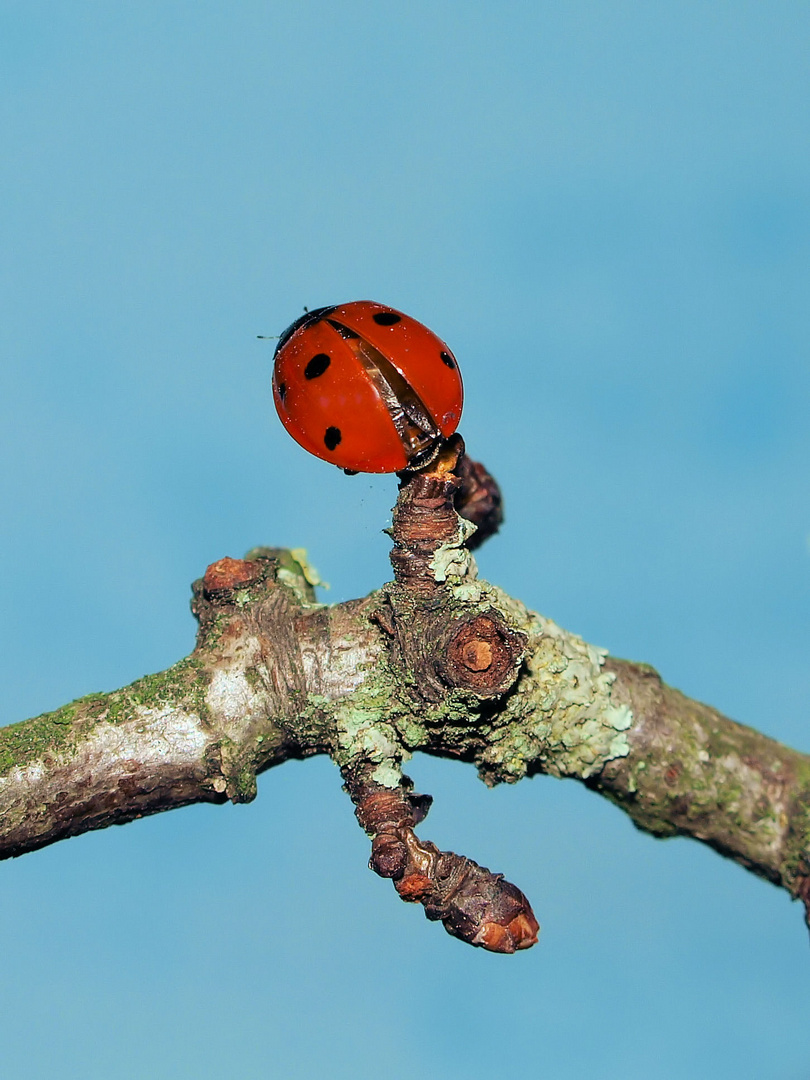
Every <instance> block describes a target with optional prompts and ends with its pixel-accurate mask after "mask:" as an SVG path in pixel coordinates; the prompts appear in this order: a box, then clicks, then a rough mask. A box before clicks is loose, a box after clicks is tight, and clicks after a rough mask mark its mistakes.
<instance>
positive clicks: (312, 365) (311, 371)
mask: <svg viewBox="0 0 810 1080" xmlns="http://www.w3.org/2000/svg"><path fill="white" fill-rule="evenodd" d="M331 363H332V361H331V360H330V358H329V356H328V355H327V353H325V352H319V353H316V354H315V355H314V356H313V357H312V359H311V360H310V362H309V363H308V364H307V366H306V367H305V368H304V378H305V379H317V378H318V376H319V375H323V373H324V372H325V371H326V369H327V368H328V367H329V365H330V364H331Z"/></svg>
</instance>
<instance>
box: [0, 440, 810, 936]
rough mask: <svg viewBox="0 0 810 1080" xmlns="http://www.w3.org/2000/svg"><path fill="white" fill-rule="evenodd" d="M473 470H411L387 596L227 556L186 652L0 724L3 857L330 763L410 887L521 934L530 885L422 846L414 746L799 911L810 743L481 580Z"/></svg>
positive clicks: (431, 911) (490, 505)
mask: <svg viewBox="0 0 810 1080" xmlns="http://www.w3.org/2000/svg"><path fill="white" fill-rule="evenodd" d="M464 461H465V459H464V457H463V444H461V445H459V443H458V442H456V443H454V444H453V446H451V447H450V448H449V450H448V451H447V453H445V454H444V455H443V456H442V457H441V459H440V461H439V462H438V463H437V464H436V465H435V466H434V467H432V469H431V471H430V472H429V473H423V474H417V475H416V476H411V477H405V478H404V479H403V484H402V487H401V491H400V496H399V499H398V502H397V507H396V509H395V514H394V526H393V529H392V536H393V539H394V550H393V552H392V563H393V565H394V569H395V580H394V581H393V582H392V583H390V584H388V585H386V586H384V587H383V588H382V589H380V590H379V591H378V592H375V593H372V594H371V595H370V596H368V597H366V598H365V599H362V600H355V601H351V602H349V603H344V604H337V605H333V606H331V607H326V606H323V605H320V604H318V603H316V602H315V597H314V591H313V588H312V584H311V582H312V580H313V576H312V572H311V570H310V569H309V567H308V566H307V564H306V562H305V559H304V558H303V556H302V555H301V554H300V553H291V552H288V551H285V550H281V549H269V548H260V549H256V550H254V551H252V552H250V553H248V555H247V556H246V558H245V559H222V560H220V561H219V562H218V563H215V564H213V565H212V566H211V567H209V568H208V571H207V572H206V575H205V577H204V578H203V579H202V580H201V581H198V582H196V583H195V585H194V601H193V608H194V611H195V614H196V615H197V617H198V619H199V623H200V629H199V635H198V640H197V645H196V647H195V649H194V651H193V652H192V654H191V655H190V656H189V657H187V658H186V659H185V660H181V661H180V663H178V664H176V665H175V666H174V667H172V668H169V669H168V670H167V671H164V672H161V673H159V674H157V675H152V676H146V677H144V678H143V679H140V680H138V681H137V682H135V683H133V684H132V685H131V686H128V687H125V688H124V689H122V690H116V691H114V692H112V693H109V694H92V695H90V696H89V697H85V698H82V699H80V700H78V701H76V702H73V703H72V704H70V705H66V706H64V707H63V708H61V709H59V710H57V711H56V712H53V713H48V714H45V715H43V716H39V717H36V718H34V719H32V720H26V721H23V722H22V723H19V724H14V725H12V726H10V727H7V728H3V729H0V858H8V857H10V856H15V855H20V854H23V853H24V852H27V851H31V850H33V849H35V848H38V847H42V846H44V845H46V844H49V843H53V842H54V841H56V840H60V839H62V838H64V837H66V836H73V835H76V834H78V833H82V832H86V831H88V830H90V829H98V828H104V827H106V826H107V825H111V824H120V823H122V822H125V821H129V820H131V819H133V818H135V817H140V816H142V815H144V814H150V813H156V812H158V811H161V810H168V809H171V808H173V807H175V806H182V805H185V804H188V803H192V802H224V801H225V800H226V799H231V800H232V801H234V802H244V801H249V800H250V799H252V798H253V797H254V795H255V792H256V776H257V774H258V773H260V772H261V771H263V770H264V769H267V768H269V767H271V766H273V765H277V764H280V763H281V762H283V761H286V760H288V759H289V758H297V757H305V756H309V755H313V754H321V753H326V754H329V755H331V757H332V758H333V759H334V760H335V761H336V762H337V764H338V765H339V766H340V768H341V770H342V772H343V776H344V780H345V782H346V786H347V790H348V791H349V794H350V795H351V796H352V798H353V799H354V801H355V804H356V805H357V807H358V816H359V818H360V821H361V824H362V825H363V827H364V828H366V830H367V831H368V832H369V833H370V834H371V835H372V837H373V848H372V864H371V865H372V868H373V869H375V870H376V871H377V872H378V873H380V874H382V875H383V876H386V877H391V878H392V879H393V880H394V883H395V885H396V887H397V891H398V892H399V893H400V895H402V896H403V898H405V899H412V900H413V899H415V900H419V901H421V902H422V903H423V904H424V906H425V909H426V912H427V914H428V916H429V917H432V918H440V919H442V921H444V923H445V925H446V926H447V928H448V929H449V930H450V932H451V933H454V934H456V936H459V937H462V938H463V939H464V940H466V941H469V942H471V943H472V944H478V945H483V946H484V947H485V948H490V949H494V950H496V951H506V952H511V951H514V950H515V949H516V948H524V947H526V946H527V945H531V944H532V943H533V941H534V940H535V935H536V929H537V923H536V921H535V920H534V916H533V915H532V913H531V908H530V907H529V905H528V902H527V901H526V899H525V897H523V894H522V893H521V892H520V890H519V889H517V888H516V887H515V886H513V885H510V884H509V883H508V882H504V881H503V880H502V879H501V877H500V875H494V874H490V873H489V871H486V870H483V869H482V868H481V867H478V866H477V865H476V864H475V863H473V862H472V860H469V859H466V858H465V857H464V856H456V855H452V854H451V853H446V852H445V853H443V852H440V851H439V849H438V848H436V847H435V845H432V844H430V843H429V842H427V841H420V840H418V839H417V838H416V836H415V833H414V831H413V830H414V826H415V825H417V824H418V823H419V821H420V820H421V818H422V817H423V816H424V814H425V813H426V812H427V807H428V806H429V798H427V797H421V796H414V795H412V794H411V792H410V781H408V779H407V777H405V776H403V774H402V771H401V770H402V765H403V763H404V762H405V761H407V759H408V758H409V757H410V756H411V754H412V753H413V752H414V751H417V750H423V751H427V752H429V753H432V754H436V755H439V756H444V757H452V758H459V759H462V760H465V761H469V762H471V763H474V764H475V765H476V766H477V768H478V770H479V773H480V775H481V777H482V778H483V779H484V780H485V782H487V783H488V784H495V783H498V782H501V781H506V782H514V781H517V780H519V779H521V778H522V777H524V776H527V775H532V774H535V773H540V772H545V773H550V774H552V775H555V776H560V777H563V776H565V777H571V778H574V779H578V780H580V781H582V782H584V783H585V784H587V785H588V786H589V787H591V788H593V789H595V790H597V791H599V792H601V793H602V794H603V795H605V796H606V797H607V798H609V799H611V800H612V801H613V802H614V803H615V804H616V805H618V806H620V807H621V808H622V809H623V810H624V811H625V812H626V813H628V814H629V815H630V817H631V818H632V820H633V821H634V822H635V824H636V825H637V826H638V827H639V828H641V829H644V830H646V831H648V832H650V833H652V834H653V835H655V836H672V835H676V834H677V835H683V836H691V837H693V838H694V839H696V840H700V841H702V842H704V843H707V844H709V845H710V846H711V847H713V848H714V849H715V850H717V851H719V852H721V853H722V854H723V855H726V856H729V857H731V858H733V859H735V860H736V861H737V862H738V863H740V864H741V865H743V866H745V867H747V868H748V869H749V870H751V871H753V872H754V873H756V874H759V875H760V876H762V877H765V878H767V879H768V880H770V881H772V882H774V883H775V884H777V885H780V886H782V887H783V888H785V889H787V890H788V891H789V892H790V893H791V895H793V896H794V897H798V898H801V899H802V900H803V901H804V903H805V907H806V909H807V910H808V911H810V757H808V756H807V755H805V754H801V753H798V752H796V751H794V750H790V749H788V748H787V747H784V746H782V745H781V744H779V743H777V742H775V741H774V740H772V739H768V738H766V737H765V736H763V735H761V734H759V733H757V732H755V731H753V730H751V729H750V728H746V727H743V726H741V725H739V724H735V723H734V722H732V721H731V720H728V719H726V718H725V717H723V716H721V715H720V713H718V712H717V711H716V710H714V709H712V708H709V707H708V706H705V705H701V704H699V703H697V702H695V701H692V700H690V699H689V698H687V697H685V696H684V695H683V694H681V693H679V692H678V691H676V690H673V689H671V688H669V687H667V686H666V685H665V684H664V683H663V682H662V681H661V680H660V678H659V676H658V675H657V674H656V672H655V671H653V669H652V668H650V667H647V666H645V665H640V664H632V663H629V662H627V661H623V660H616V659H613V658H609V657H607V655H606V654H605V653H604V652H603V651H601V650H598V649H596V648H594V647H593V646H590V645H588V644H586V643H585V642H583V641H582V640H581V639H580V638H578V637H576V636H575V635H573V634H569V633H567V632H566V631H564V630H562V629H560V628H559V627H557V626H556V625H555V624H554V623H552V622H551V621H550V620H548V619H545V618H543V617H542V616H540V615H537V614H535V613H533V612H531V611H528V610H527V609H526V608H525V607H524V606H523V605H522V604H521V603H520V602H519V601H518V600H515V599H514V598H512V597H509V596H507V595H506V594H505V593H503V592H502V591H501V590H499V589H497V588H496V587H494V586H492V585H490V584H488V583H487V582H484V581H481V580H479V579H478V578H477V574H476V569H475V563H474V560H473V558H472V555H471V554H470V550H469V544H468V539H469V537H470V535H471V533H472V532H473V525H472V524H471V523H470V519H471V518H473V519H474V518H475V517H476V515H479V520H480V521H481V522H482V524H483V526H484V528H485V529H486V528H489V530H490V531H493V530H494V528H496V527H497V522H498V521H499V520H500V512H501V511H500V496H499V493H497V486H496V485H494V482H493V481H491V478H489V477H487V474H486V473H485V471H484V470H482V469H481V467H480V466H475V467H474V468H471V467H470V463H469V462H468V463H467V464H466V465H465V464H464ZM470 477H472V479H470ZM471 483H472V484H474V485H477V486H475V488H474V490H472V491H471V489H470V487H469V485H470V484H471ZM457 509H460V510H461V512H462V513H465V514H466V515H467V516H466V517H459V515H458V513H457V512H456V511H457ZM493 522H494V525H493ZM380 808H382V809H380ZM809 917H810V916H809Z"/></svg>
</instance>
